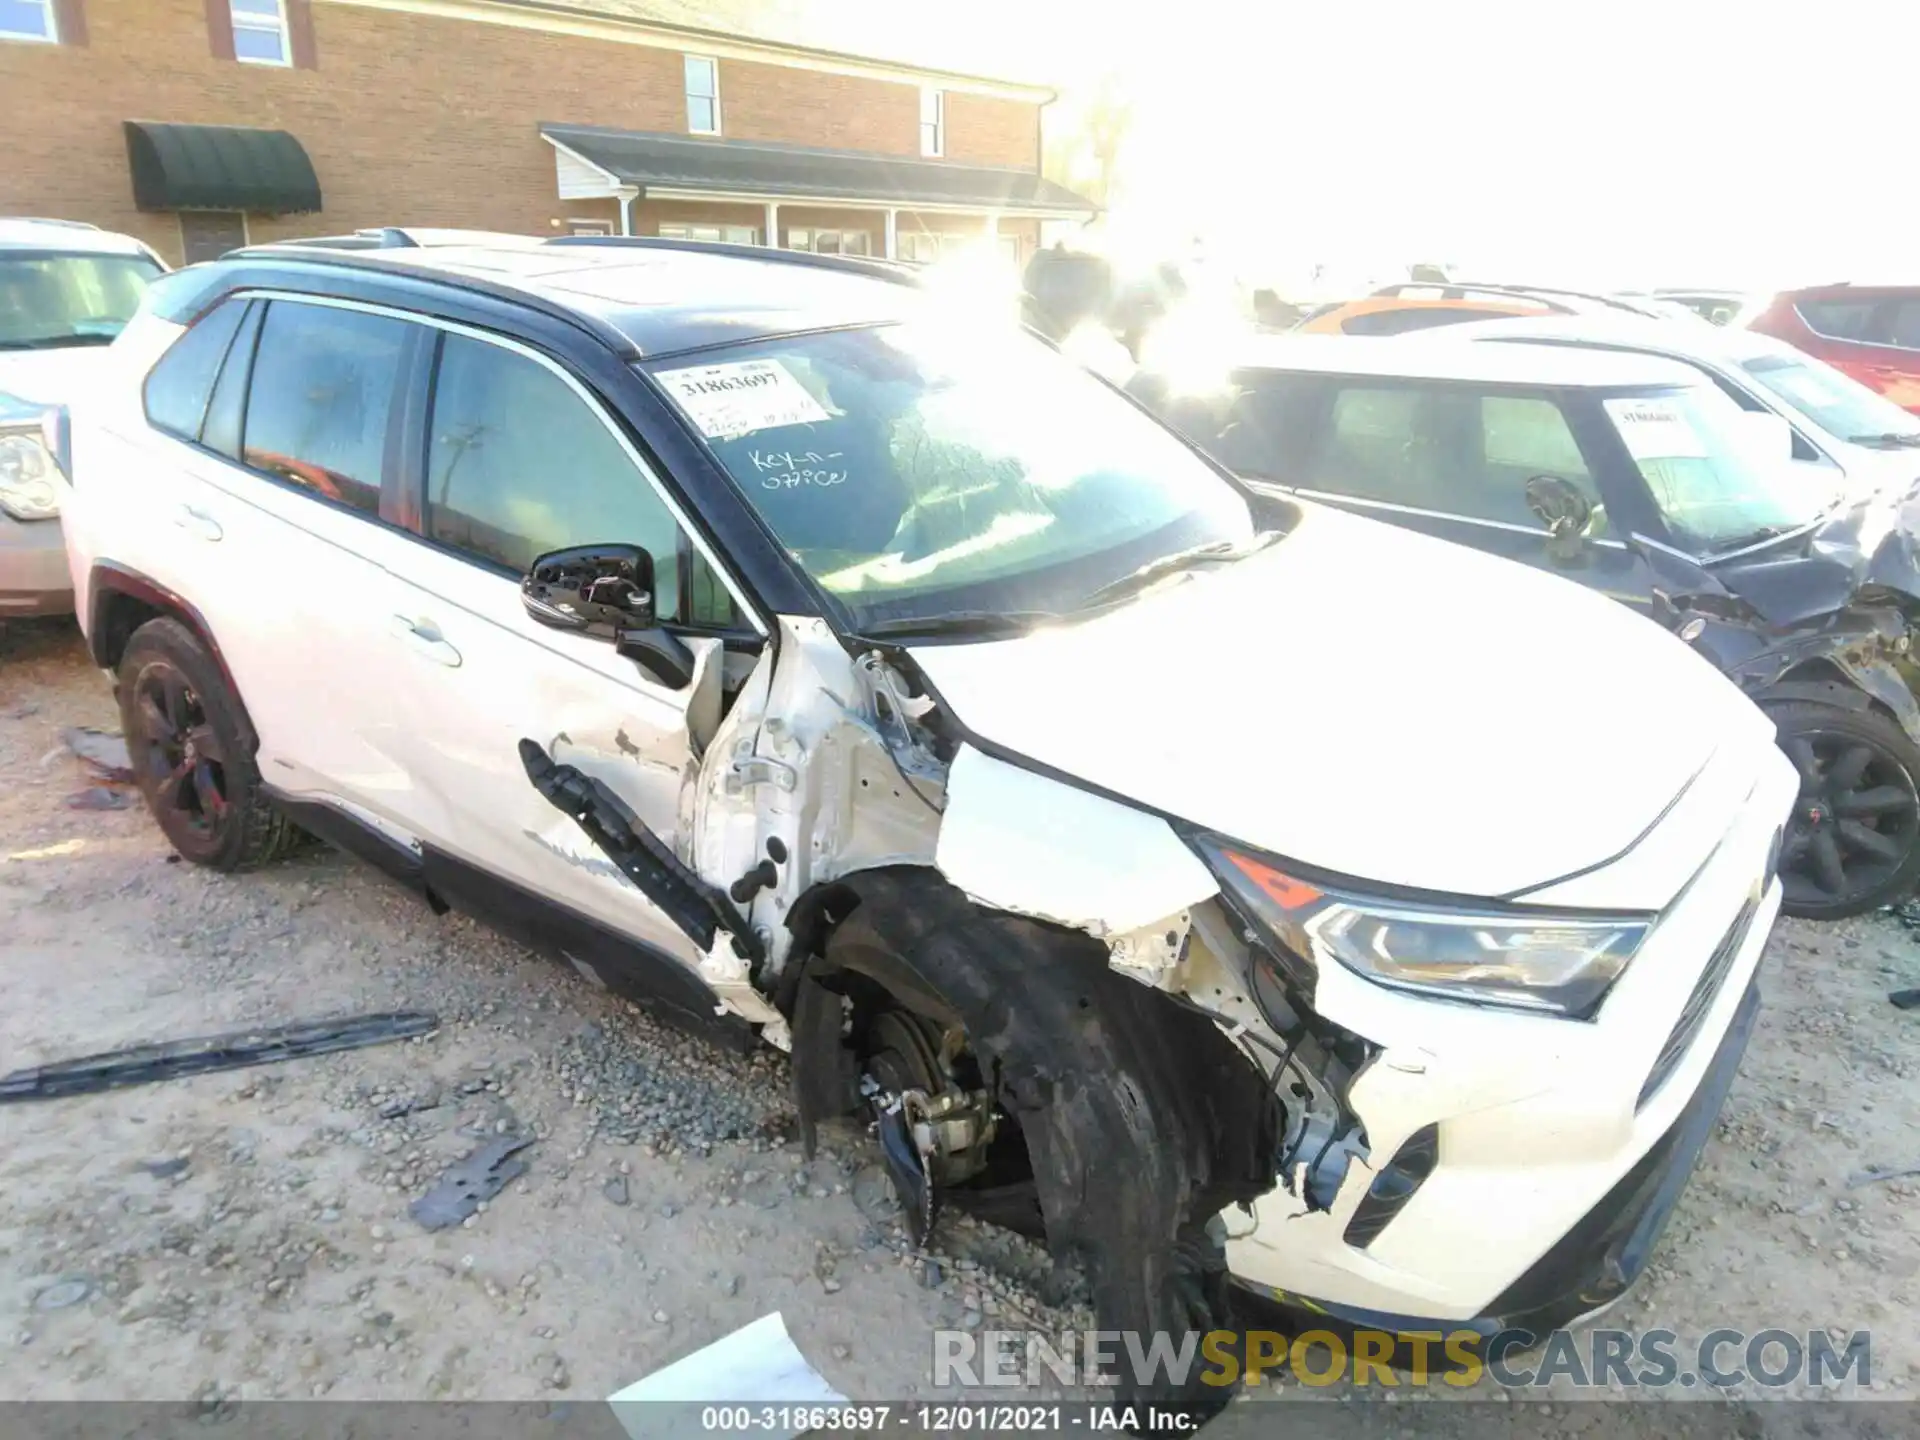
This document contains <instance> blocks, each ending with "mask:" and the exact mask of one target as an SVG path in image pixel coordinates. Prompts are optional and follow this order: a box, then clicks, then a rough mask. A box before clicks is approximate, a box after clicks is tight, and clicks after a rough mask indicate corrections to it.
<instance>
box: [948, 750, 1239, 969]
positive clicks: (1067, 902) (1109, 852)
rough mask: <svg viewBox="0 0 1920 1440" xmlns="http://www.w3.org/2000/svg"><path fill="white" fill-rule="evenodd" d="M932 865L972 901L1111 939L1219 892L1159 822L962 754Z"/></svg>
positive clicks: (951, 777) (951, 776)
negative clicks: (1111, 936)
mask: <svg viewBox="0 0 1920 1440" xmlns="http://www.w3.org/2000/svg"><path fill="white" fill-rule="evenodd" d="M933 863H934V864H935V865H936V866H938V867H939V869H940V871H941V873H942V874H944V875H945V876H946V877H947V879H949V880H951V881H952V882H953V883H954V884H955V885H958V886H959V887H960V888H961V889H962V890H964V891H966V892H967V894H968V895H970V896H971V897H972V898H973V899H975V900H978V901H979V902H980V903H981V904H983V905H989V906H991V907H993V908H994V909H996V910H1011V911H1014V912H1015V913H1017V914H1021V915H1033V916H1036V917H1038V918H1040V919H1044V920H1054V921H1057V922H1059V923H1060V924H1063V925H1072V926H1074V927H1076V928H1078V929H1082V930H1085V931H1087V932H1089V933H1090V934H1093V935H1096V936H1099V937H1101V938H1105V937H1107V936H1110V935H1118V934H1122V933H1124V932H1126V931H1129V930H1137V929H1139V928H1140V927H1141V926H1144V925H1150V924H1153V923H1154V922H1155V921H1158V920H1162V919H1165V918H1166V917H1167V916H1169V915H1173V914H1176V913H1178V912H1179V911H1181V910H1184V909H1186V908H1187V907H1188V906H1191V905H1197V904H1198V903H1199V902H1200V901H1202V900H1204V899H1206V898H1207V897H1208V896H1209V895H1212V894H1214V893H1215V892H1216V891H1217V890H1218V889H1219V888H1220V887H1219V886H1218V885H1217V884H1216V883H1215V882H1214V878H1213V875H1212V874H1211V872H1209V871H1208V869H1207V867H1206V866H1205V865H1203V864H1201V863H1200V861H1199V859H1198V858H1197V857H1196V856H1195V855H1194V853H1193V852H1192V851H1191V850H1189V849H1188V848H1187V847H1186V846H1185V845H1183V844H1182V843H1181V842H1180V837H1179V836H1177V835H1175V834H1174V833H1173V827H1172V826H1170V825H1168V824H1167V822H1166V821H1164V820H1162V819H1160V818H1159V817H1158V816H1157V815H1149V814H1147V813H1146V812H1145V811H1143V810H1135V809H1132V808H1130V807H1128V806H1125V805H1119V804H1116V803H1115V802H1113V801H1111V800H1105V799H1102V798H1101V797H1100V796H1098V795H1093V794H1089V793H1088V792H1087V791H1085V790H1080V789H1076V788H1075V787H1073V786H1071V785H1064V784H1062V783H1060V782H1059V781H1057V780H1049V779H1047V778H1046V777H1045V776H1043V775H1036V774H1034V773H1033V772H1032V771H1030V770H1022V769H1020V768H1019V767H1017V766H1014V765H1009V764H1007V763H1005V762H1004V761H1001V760H995V759H994V758H993V757H992V756H990V755H986V754H984V753H982V752H981V751H979V750H976V749H974V748H973V747H972V746H970V745H963V746H961V747H960V753H959V754H958V755H956V756H954V759H953V765H952V767H951V768H950V769H949V771H948V773H947V808H946V814H945V815H944V816H943V817H942V819H941V821H940V842H939V845H938V847H937V848H936V849H935V851H934V857H933Z"/></svg>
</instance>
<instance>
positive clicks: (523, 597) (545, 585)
mask: <svg viewBox="0 0 1920 1440" xmlns="http://www.w3.org/2000/svg"><path fill="white" fill-rule="evenodd" d="M520 601H521V603H522V604H523V605H525V606H526V607H527V613H528V614H529V615H531V616H532V617H533V618H534V619H535V620H538V621H539V622H540V623H541V624H542V625H551V626H552V627H553V628H554V629H556V630H571V631H574V632H575V633H576V634H581V635H590V636H593V637H595V638H596V639H602V640H611V641H612V642H613V643H614V647H615V649H617V650H618V651H619V652H620V653H621V654H622V655H624V656H626V657H627V658H628V659H629V660H632V661H633V662H634V663H635V664H636V665H638V666H640V667H641V668H642V669H643V670H645V671H646V672H647V673H648V674H650V675H652V676H653V678H654V679H656V680H658V681H659V682H660V683H661V684H662V685H665V686H667V687H668V688H670V689H674V690H684V689H686V687H687V686H688V685H690V684H692V683H693V652H692V651H691V650H689V649H688V648H687V647H686V645H685V644H684V643H683V642H682V641H681V640H680V639H679V638H678V637H677V636H674V635H670V634H668V633H667V632H666V631H665V630H661V629H658V628H657V627H656V626H655V624H654V604H653V557H652V556H651V555H649V554H648V553H647V552H646V551H645V550H643V549H641V548H640V547H639V546H638V545H575V546H573V547H572V548H570V549H566V550H550V551H548V552H547V553H546V554H545V555H542V556H540V557H539V558H537V559H536V560H535V561H534V562H533V564H532V566H531V567H529V568H528V570H527V575H526V579H524V580H522V581H521V582H520Z"/></svg>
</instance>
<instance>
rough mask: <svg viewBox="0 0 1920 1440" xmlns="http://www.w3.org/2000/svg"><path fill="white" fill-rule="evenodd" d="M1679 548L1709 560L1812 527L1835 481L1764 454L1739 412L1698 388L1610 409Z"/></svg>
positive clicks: (1623, 401)
mask: <svg viewBox="0 0 1920 1440" xmlns="http://www.w3.org/2000/svg"><path fill="white" fill-rule="evenodd" d="M1602 406H1603V408H1604V409H1605V411H1606V414H1607V418H1608V419H1609V420H1610V421H1611V422H1612V424H1613V428H1614V429H1615V430H1616V431H1617V432H1619V435H1620V438H1621V440H1622V441H1623V442H1624V443H1625V445H1626V447H1627V453H1628V455H1630V456H1631V457H1632V459H1633V463H1634V464H1635V465H1636V466H1637V467H1638V468H1639V471H1640V474H1641V476H1642V478H1644V479H1645V481H1646V484H1647V490H1648V492H1649V493H1650V494H1651V495H1652V497H1653V502H1654V505H1655V506H1656V507H1657V508H1658V509H1659V511H1660V514H1661V516H1662V517H1663V518H1664V519H1665V520H1666V522H1667V527H1668V529H1669V530H1671V531H1672V532H1673V537H1674V540H1675V543H1676V544H1678V545H1680V546H1681V547H1682V548H1685V549H1688V550H1690V551H1692V552H1694V553H1695V554H1698V555H1701V556H1703V557H1706V558H1712V557H1713V556H1715V555H1720V554H1725V553H1727V552H1729V551H1733V550H1740V549H1744V548H1745V547H1746V546H1749V545H1757V544H1760V543H1761V542H1763V541H1766V540H1771V539H1774V538H1776V537H1778V536H1781V535H1785V534H1789V533H1790V532H1792V531H1795V530H1798V529H1800V528H1801V527H1803V526H1806V525H1809V524H1811V523H1813V522H1814V521H1815V520H1818V519H1819V518H1820V516H1821V515H1822V514H1823V513H1824V512H1825V511H1826V510H1827V509H1828V508H1830V507H1831V506H1832V505H1833V504H1834V503H1835V502H1836V501H1837V500H1838V499H1839V498H1840V490H1839V484H1838V482H1837V481H1830V480H1828V479H1826V478H1824V477H1823V476H1821V475H1820V474H1819V473H1818V472H1809V471H1808V470H1807V469H1806V468H1805V467H1804V466H1799V467H1796V466H1795V465H1793V464H1792V462H1791V461H1789V460H1787V459H1785V458H1782V457H1779V456H1774V455H1769V454H1767V453H1765V451H1764V450H1763V448H1762V446H1761V445H1759V444H1757V443H1756V441H1755V437H1754V436H1753V434H1752V433H1751V432H1750V431H1749V430H1748V428H1747V426H1748V423H1749V422H1748V421H1747V420H1746V418H1745V416H1744V415H1743V414H1742V412H1741V409H1740V407H1739V406H1738V405H1736V404H1734V403H1733V401H1731V400H1729V399H1728V398H1727V397H1726V396H1725V395H1724V394H1722V393H1721V392H1720V391H1719V390H1716V389H1713V388H1710V387H1708V386H1704V385H1703V386H1697V387H1694V388H1691V389H1686V390H1663V391H1660V392H1658V393H1653V394H1647V395H1634V396H1614V397H1611V398H1609V399H1607V400H1605V401H1603V402H1602Z"/></svg>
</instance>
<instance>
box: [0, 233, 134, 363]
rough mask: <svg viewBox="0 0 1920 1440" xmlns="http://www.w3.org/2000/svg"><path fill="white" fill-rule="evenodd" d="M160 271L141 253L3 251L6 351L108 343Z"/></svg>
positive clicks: (0, 284)
mask: <svg viewBox="0 0 1920 1440" xmlns="http://www.w3.org/2000/svg"><path fill="white" fill-rule="evenodd" d="M159 274H160V267H159V266H158V265H155V264H154V263H153V261H151V260H149V259H147V258H146V257H145V256H141V255H51V254H18V253H14V254H5V253H0V350H33V349H51V348H54V347H57V346H61V345H105V344H107V343H108V342H109V341H111V340H112V339H113V337H114V336H116V335H118V334H119V333H120V331H121V330H122V329H124V328H125V326H126V323H127V321H128V320H130V319H132V318H133V312H134V311H135V310H137V309H139V307H140V297H141V295H143V294H144V293H145V292H146V288H147V286H148V284H150V283H151V282H152V281H153V280H154V279H156V278H157V277H158V276H159Z"/></svg>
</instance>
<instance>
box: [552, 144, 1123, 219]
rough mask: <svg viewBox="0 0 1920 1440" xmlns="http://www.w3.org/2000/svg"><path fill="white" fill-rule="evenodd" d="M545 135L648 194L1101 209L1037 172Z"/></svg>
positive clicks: (854, 154)
mask: <svg viewBox="0 0 1920 1440" xmlns="http://www.w3.org/2000/svg"><path fill="white" fill-rule="evenodd" d="M540 133H541V134H542V135H544V136H546V137H547V138H548V139H549V140H552V141H554V142H555V143H556V144H560V145H564V146H565V147H566V148H567V149H569V150H571V151H573V152H574V153H575V154H576V155H578V156H580V157H581V158H582V159H584V160H587V161H589V162H590V163H592V164H594V165H597V166H599V167H600V168H601V169H602V170H605V171H607V172H608V173H609V174H612V175H614V176H616V177H618V179H619V180H620V181H622V182H623V183H625V184H628V185H637V186H640V187H641V188H642V189H643V190H644V189H646V188H648V187H654V188H658V189H669V190H690V191H699V192H702V193H729V194H747V195H775V196H791V197H793V198H795V199H811V200H865V201H869V202H872V203H874V204H879V205H895V206H901V207H904V208H908V209H911V208H912V207H913V206H915V205H960V206H966V207H969V208H973V209H981V210H1018V211H1025V212H1028V213H1032V214H1045V215H1060V216H1067V217H1083V216H1087V215H1091V214H1092V213H1093V212H1094V210H1095V209H1096V208H1097V207H1095V206H1094V204H1093V203H1092V202H1091V201H1088V200H1083V199H1082V198H1081V197H1080V196H1078V195H1076V194H1074V193H1073V192H1072V191H1071V190H1069V189H1067V188H1066V187H1065V186H1064V185H1057V184H1055V183H1054V182H1053V181H1051V180H1049V179H1047V178H1046V177H1045V176H1043V175H1041V174H1039V173H1038V172H1036V171H1032V170H1005V169H997V168H994V167H992V166H986V165H961V164H956V163H954V162H952V161H949V160H908V159H903V158H901V157H898V156H893V155H876V154H872V153H870V152H867V151H861V150H821V149H816V148H814V147H812V146H807V145H776V144H771V143H766V142H757V141H756V142H747V141H741V140H700V139H692V138H689V137H688V136H685V135H662V134H656V133H653V132H650V131H644V130H607V129H602V128H600V127H598V126H593V125H556V124H542V125H541V127H540Z"/></svg>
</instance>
